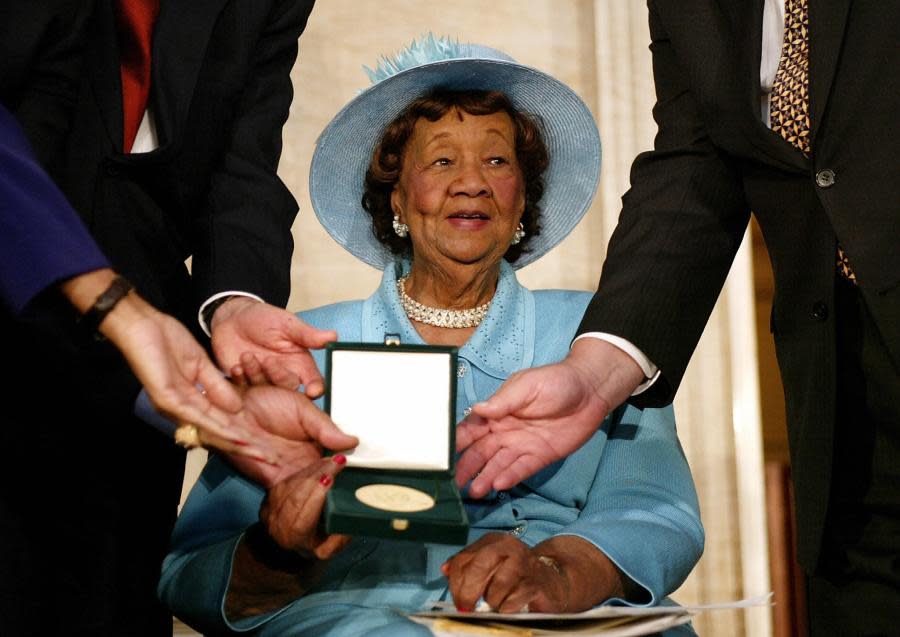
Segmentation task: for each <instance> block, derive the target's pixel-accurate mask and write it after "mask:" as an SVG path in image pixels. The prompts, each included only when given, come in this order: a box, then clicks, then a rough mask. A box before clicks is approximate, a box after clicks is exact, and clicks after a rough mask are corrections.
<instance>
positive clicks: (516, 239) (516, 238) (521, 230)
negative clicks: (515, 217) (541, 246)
mask: <svg viewBox="0 0 900 637" xmlns="http://www.w3.org/2000/svg"><path fill="white" fill-rule="evenodd" d="M524 238H525V226H523V225H522V224H521V223H519V225H518V226H517V227H516V232H515V234H513V238H512V241H510V242H509V244H510V245H516V244H518V243H520V242H521V241H522V239H524Z"/></svg>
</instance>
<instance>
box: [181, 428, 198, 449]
mask: <svg viewBox="0 0 900 637" xmlns="http://www.w3.org/2000/svg"><path fill="white" fill-rule="evenodd" d="M175 444H177V445H179V446H180V447H184V448H185V449H196V448H197V447H202V446H203V442H202V441H201V440H200V430H199V429H197V425H181V426H180V427H179V428H178V429H176V430H175Z"/></svg>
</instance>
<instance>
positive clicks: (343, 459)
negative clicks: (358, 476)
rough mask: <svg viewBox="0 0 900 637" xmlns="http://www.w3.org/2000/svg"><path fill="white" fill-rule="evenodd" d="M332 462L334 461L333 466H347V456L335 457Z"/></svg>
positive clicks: (338, 455) (340, 454)
mask: <svg viewBox="0 0 900 637" xmlns="http://www.w3.org/2000/svg"><path fill="white" fill-rule="evenodd" d="M332 460H334V464H347V456H345V455H344V454H342V453H339V454H337V455H335V456H334V457H333V458H332Z"/></svg>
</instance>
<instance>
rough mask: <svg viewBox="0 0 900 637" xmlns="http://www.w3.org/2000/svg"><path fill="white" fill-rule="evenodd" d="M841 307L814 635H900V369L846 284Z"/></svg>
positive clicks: (812, 610) (840, 286)
mask: <svg viewBox="0 0 900 637" xmlns="http://www.w3.org/2000/svg"><path fill="white" fill-rule="evenodd" d="M835 309H836V321H837V350H838V386H837V389H836V396H837V416H838V418H837V429H836V431H835V446H834V460H833V466H832V489H831V495H830V498H829V505H828V518H827V521H826V530H825V538H824V544H823V551H822V559H821V561H820V564H819V568H818V569H817V571H816V572H815V573H814V574H813V575H811V576H809V577H808V578H807V596H808V602H807V603H808V608H809V626H810V633H811V634H812V635H814V636H816V637H818V636H825V635H828V636H829V637H830V636H838V635H852V636H863V635H873V636H874V635H900V370H898V367H897V364H896V362H895V361H893V360H892V359H891V357H890V355H889V352H888V350H887V348H886V346H885V344H884V340H883V339H882V337H881V335H880V333H879V331H878V329H877V327H876V324H875V323H874V322H873V320H872V318H871V315H870V313H869V310H868V308H867V307H866V303H865V302H864V300H863V297H862V295H861V294H860V293H859V291H858V290H857V289H856V288H855V287H854V286H853V285H851V284H849V283H847V282H845V281H843V280H840V281H838V283H837V294H836V300H835ZM897 320H898V321H900V317H897Z"/></svg>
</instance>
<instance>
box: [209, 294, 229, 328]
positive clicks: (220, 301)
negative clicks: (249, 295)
mask: <svg viewBox="0 0 900 637" xmlns="http://www.w3.org/2000/svg"><path fill="white" fill-rule="evenodd" d="M234 297H235V295H234V294H229V295H228V296H220V297H219V298H217V299H216V300H215V301H210V302H209V303H207V304H206V307H204V308H203V322H204V323H206V327H207V329H209V330H212V318H213V314H215V313H216V310H218V309H219V308H220V307H222V306H223V305H224V304H225V303H227V302H228V301H230V300H231V299H233V298H234Z"/></svg>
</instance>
